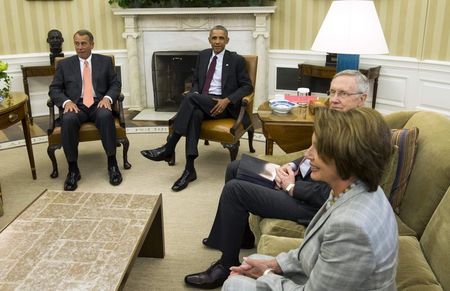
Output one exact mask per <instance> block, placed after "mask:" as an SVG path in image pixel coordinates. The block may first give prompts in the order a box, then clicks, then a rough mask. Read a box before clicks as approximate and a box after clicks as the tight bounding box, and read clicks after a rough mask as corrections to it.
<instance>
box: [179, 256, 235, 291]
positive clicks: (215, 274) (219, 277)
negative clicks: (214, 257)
mask: <svg viewBox="0 0 450 291" xmlns="http://www.w3.org/2000/svg"><path fill="white" fill-rule="evenodd" d="M229 275H230V270H229V269H228V268H226V267H225V266H224V265H222V263H221V261H220V260H219V261H217V262H215V263H214V264H212V265H211V267H209V268H208V269H207V270H206V271H204V272H201V273H195V274H190V275H187V276H186V277H184V282H186V284H188V285H191V286H194V287H197V288H201V289H214V288H217V287H220V286H222V285H223V282H225V280H226V279H227V278H228V276H229Z"/></svg>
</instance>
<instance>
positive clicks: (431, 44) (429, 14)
mask: <svg viewBox="0 0 450 291" xmlns="http://www.w3.org/2000/svg"><path fill="white" fill-rule="evenodd" d="M331 2H332V1H331V0H278V1H277V6H278V8H277V11H276V13H275V15H274V17H273V19H272V35H271V49H289V50H309V49H310V47H311V45H312V43H313V41H314V38H315V36H316V34H317V32H318V30H319V28H320V25H321V23H322V20H323V19H324V18H325V15H326V13H327V11H328V8H329V7H330V4H331ZM374 3H375V6H376V8H377V11H378V15H379V18H380V22H381V25H382V27H383V31H384V34H385V37H386V41H387V43H388V46H389V50H390V54H389V55H391V56H403V57H413V58H417V59H419V60H426V59H428V60H441V61H450V17H448V16H449V15H450V0H375V1H374Z"/></svg>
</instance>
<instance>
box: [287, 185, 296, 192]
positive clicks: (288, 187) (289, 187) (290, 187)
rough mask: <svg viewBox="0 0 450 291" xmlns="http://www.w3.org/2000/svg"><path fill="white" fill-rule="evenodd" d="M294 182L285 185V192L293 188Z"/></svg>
mask: <svg viewBox="0 0 450 291" xmlns="http://www.w3.org/2000/svg"><path fill="white" fill-rule="evenodd" d="M294 186H295V184H289V185H287V187H286V192H290V191H291V190H292V189H293V188H294Z"/></svg>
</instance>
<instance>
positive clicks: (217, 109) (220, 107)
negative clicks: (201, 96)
mask: <svg viewBox="0 0 450 291" xmlns="http://www.w3.org/2000/svg"><path fill="white" fill-rule="evenodd" d="M213 100H214V101H217V103H216V105H215V106H214V107H213V109H211V111H210V112H209V113H211V115H212V116H216V115H219V114H220V113H222V112H223V111H224V110H225V108H227V106H228V104H230V102H231V101H230V99H228V97H225V98H223V99H219V98H213Z"/></svg>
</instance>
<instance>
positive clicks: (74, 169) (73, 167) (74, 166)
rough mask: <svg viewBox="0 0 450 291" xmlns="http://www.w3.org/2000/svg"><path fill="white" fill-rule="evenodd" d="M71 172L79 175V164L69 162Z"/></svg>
mask: <svg viewBox="0 0 450 291" xmlns="http://www.w3.org/2000/svg"><path fill="white" fill-rule="evenodd" d="M69 172H75V173H79V172H80V170H79V169H78V163H77V162H69Z"/></svg>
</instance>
